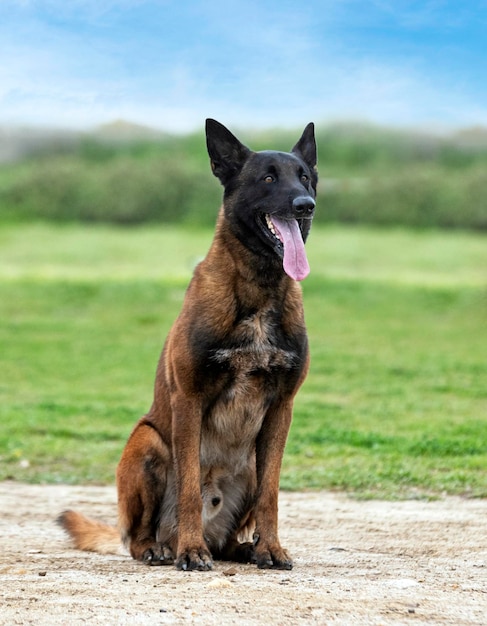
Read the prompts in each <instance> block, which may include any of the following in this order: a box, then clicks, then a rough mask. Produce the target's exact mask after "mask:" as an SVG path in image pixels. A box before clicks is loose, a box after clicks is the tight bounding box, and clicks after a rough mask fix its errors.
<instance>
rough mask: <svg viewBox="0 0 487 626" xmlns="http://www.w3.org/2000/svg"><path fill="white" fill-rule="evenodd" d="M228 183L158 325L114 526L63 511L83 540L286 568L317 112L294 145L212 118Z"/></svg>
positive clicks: (120, 473)
mask: <svg viewBox="0 0 487 626" xmlns="http://www.w3.org/2000/svg"><path fill="white" fill-rule="evenodd" d="M206 142H207V149H208V154H209V157H210V163H211V168H212V171H213V174H214V175H215V176H216V177H217V178H218V179H219V180H220V182H221V183H222V185H223V188H224V194H223V206H222V207H221V209H220V212H219V215H218V219H217V225H216V231H215V235H214V239H213V242H212V244H211V247H210V249H209V251H208V254H207V256H206V257H205V259H204V260H203V261H202V262H201V263H200V264H199V265H198V266H197V267H196V269H195V271H194V274H193V278H192V280H191V282H190V284H189V287H188V289H187V292H186V296H185V300H184V303H183V306H182V310H181V313H180V315H179V317H178V318H177V319H176V321H175V323H174V325H173V327H172V329H171V330H170V332H169V335H168V337H167V339H166V342H165V345H164V348H163V351H162V354H161V357H160V360H159V364H158V368H157V374H156V381H155V390H154V400H153V404H152V406H151V408H150V410H149V412H148V413H147V414H146V415H144V416H143V417H142V418H141V419H140V420H139V421H138V422H137V424H136V426H135V428H134V430H133V431H132V433H131V435H130V437H129V439H128V442H127V444H126V446H125V449H124V450H123V453H122V457H121V460H120V463H119V465H118V468H117V489H118V529H117V528H115V527H111V526H108V525H105V524H102V523H100V522H97V521H94V520H91V519H89V518H86V517H84V516H83V515H82V514H80V513H77V512H75V511H65V512H64V513H62V514H61V515H60V517H59V518H58V521H59V523H60V524H61V525H62V527H63V528H64V529H65V530H66V531H67V532H68V533H69V535H71V537H72V538H73V539H74V544H75V546H76V547H77V548H80V549H83V550H92V551H96V552H101V553H110V552H117V551H118V549H119V547H120V546H121V545H122V544H123V545H124V546H125V547H126V548H127V549H128V551H129V552H130V554H131V555H132V557H133V558H134V559H136V560H138V561H142V562H144V563H146V564H149V565H169V564H175V565H176V567H177V568H178V569H182V570H210V569H211V568H212V566H213V559H219V560H231V561H236V562H242V563H255V564H256V565H257V566H258V567H259V568H275V569H284V570H288V569H292V566H293V562H292V559H291V557H290V555H289V554H288V552H287V551H286V550H285V549H284V548H283V547H282V546H281V544H280V541H279V537H278V490H279V477H280V471H281V462H282V458H283V453H284V447H285V443H286V439H287V436H288V432H289V427H290V424H291V419H292V410H293V401H294V397H295V395H296V392H297V391H298V389H299V387H300V386H301V384H302V382H303V380H304V378H305V376H306V374H307V371H308V367H309V348H308V340H307V334H306V328H305V322H304V313H303V304H302V294H301V287H300V285H299V281H301V280H303V279H304V278H305V277H306V276H307V274H308V273H309V265H308V261H307V258H306V253H305V248H304V242H305V241H306V239H307V237H308V234H309V231H310V226H311V222H312V218H313V216H314V212H315V198H316V187H317V181H318V175H317V169H316V165H317V153H316V142H315V135H314V125H313V123H310V124H308V125H307V126H306V128H305V130H304V132H303V134H302V136H301V137H300V139H299V140H298V142H297V143H296V145H295V146H294V148H293V149H292V150H291V152H279V151H273V150H265V151H259V152H254V151H252V150H250V149H249V148H248V147H247V146H245V145H244V144H242V143H241V142H240V141H239V140H238V139H237V137H235V135H233V134H232V133H231V132H230V131H229V130H228V129H227V128H226V127H225V126H223V125H222V124H220V123H219V122H217V121H216V120H213V119H207V120H206Z"/></svg>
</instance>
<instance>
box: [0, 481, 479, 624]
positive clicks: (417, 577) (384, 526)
mask: <svg viewBox="0 0 487 626" xmlns="http://www.w3.org/2000/svg"><path fill="white" fill-rule="evenodd" d="M68 507H71V508H77V509H79V510H81V511H83V512H84V513H87V514H89V515H92V516H96V517H99V518H101V519H104V520H106V521H110V522H114V521H115V512H116V494H115V490H114V488H112V487H70V486H64V485H59V486H57V485H56V486H32V485H24V484H19V483H15V482H5V483H0V513H1V514H0V550H1V552H0V599H1V601H0V624H5V625H9V626H10V625H13V624H22V625H24V624H36V625H43V624H45V625H49V626H53V625H56V624H66V625H69V626H71V625H77V624H87V623H88V624H104V625H111V624H130V625H138V624H150V625H151V626H153V625H154V624H204V625H213V624H216V625H218V626H226V625H227V624H239V625H242V624H278V625H280V626H281V625H282V626H284V625H287V624H289V625H291V624H292V625H295V624H298V625H299V624H343V625H349V624H352V625H353V624H373V625H379V624H384V625H385V624H429V625H430V624H439V625H442V624H454V625H455V626H459V625H461V624H477V625H481V624H482V625H485V624H487V501H485V500H464V499H461V498H445V499H444V500H441V501H436V502H420V501H407V502H376V501H372V502H357V501H354V500H351V499H348V498H347V497H345V496H344V495H340V494H332V493H326V492H322V493H282V494H281V499H280V528H281V531H280V532H281V540H282V543H283V544H284V545H285V546H286V547H287V548H288V549H289V550H290V551H291V553H292V554H293V556H294V569H293V570H292V571H286V572H283V571H263V570H257V569H256V568H255V566H251V565H238V564H237V565H234V564H229V563H217V564H216V565H215V568H214V570H213V571H211V572H180V571H177V570H176V569H174V568H173V567H153V568H151V567H147V566H145V565H142V564H139V563H136V562H135V561H133V560H132V559H131V558H130V557H128V556H108V557H107V556H100V555H96V554H89V553H82V552H78V551H75V550H73V549H72V548H71V547H70V544H69V540H68V539H67V538H66V536H65V535H64V533H63V532H62V530H61V529H60V528H58V527H57V525H56V524H55V523H54V519H55V517H56V515H57V514H58V513H59V512H60V511H61V510H63V509H65V508H68Z"/></svg>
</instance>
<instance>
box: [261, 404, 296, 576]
mask: <svg viewBox="0 0 487 626" xmlns="http://www.w3.org/2000/svg"><path fill="white" fill-rule="evenodd" d="M291 418H292V401H289V402H287V403H285V404H282V405H280V406H278V407H275V408H273V409H271V410H270V411H269V413H268V414H267V416H266V419H265V420H264V424H263V426H262V430H261V432H260V433H259V437H258V439H257V449H256V461H257V500H256V505H255V523H256V527H255V533H254V559H255V561H256V563H257V566H258V567H259V568H275V569H292V567H293V562H292V559H291V557H290V556H289V554H288V553H287V551H286V550H284V549H283V548H282V547H281V544H280V541H279V536H278V502H277V501H278V496H279V475H280V472H281V463H282V457H283V454H284V446H285V445H286V439H287V435H288V432H289V427H290V425H291Z"/></svg>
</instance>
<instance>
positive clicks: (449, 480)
mask: <svg viewBox="0 0 487 626" xmlns="http://www.w3.org/2000/svg"><path fill="white" fill-rule="evenodd" d="M210 240H211V231H210V230H204V231H203V230H199V231H196V230H182V229H181V228H179V227H167V226H157V227H151V228H149V227H143V228H131V229H117V228H115V227H102V226H98V227H91V228H90V227H86V226H69V225H65V226H54V225H49V226H48V225H32V224H26V225H17V226H2V228H1V229H0V346H1V348H0V368H1V372H2V375H1V377H0V423H1V429H0V479H5V478H14V479H16V480H24V481H32V482H34V481H35V482H70V483H76V482H85V483H86V482H88V483H105V482H112V481H113V476H114V470H115V466H116V463H117V461H118V458H119V455H120V452H121V450H122V448H123V446H124V443H125V440H126V438H127V436H128V434H129V432H130V430H131V428H132V426H133V424H134V423H135V420H136V419H137V418H138V417H139V415H141V414H142V413H144V412H145V411H146V410H147V409H148V407H149V405H150V402H151V398H152V385H153V378H154V372H155V367H156V363H157V359H158V356H159V353H160V349H161V347H162V343H163V341H164V337H165V334H166V333H167V331H168V329H169V327H170V325H171V323H172V321H173V319H174V318H175V316H176V315H177V313H178V310H179V308H180V306H181V302H182V299H183V296H184V291H185V288H186V285H187V282H188V280H189V277H190V275H191V271H192V268H193V266H194V264H195V263H196V262H197V261H198V259H199V258H200V257H201V256H203V255H204V254H205V252H206V250H207V248H208V245H209V242H210ZM308 248H309V258H310V264H311V268H312V273H311V275H310V277H309V278H308V279H307V280H306V281H305V282H304V284H303V289H304V294H305V307H306V314H307V322H308V328H309V334H310V343H311V350H312V367H311V372H310V375H309V377H308V379H307V381H306V383H305V385H304V387H303V389H302V390H301V392H300V394H299V396H298V398H297V402H296V409H295V419H294V422H293V427H292V432H291V435H290V439H289V442H288V446H287V450H286V457H285V461H284V467H283V474H282V487H283V488H286V489H302V488H313V489H317V488H333V489H342V490H346V491H349V492H351V493H354V494H356V495H357V496H359V497H385V498H395V497H435V496H437V495H438V494H441V493H458V494H466V495H470V496H484V497H486V496H487V359H486V354H487V271H486V270H487V245H486V240H485V236H482V235H475V234H466V233H462V232H455V233H444V232H439V231H422V232H413V231H406V230H404V231H403V230H374V229H365V228H350V229H346V228H341V227H328V228H324V227H317V228H315V229H314V231H313V232H312V235H311V237H310V241H309V246H308Z"/></svg>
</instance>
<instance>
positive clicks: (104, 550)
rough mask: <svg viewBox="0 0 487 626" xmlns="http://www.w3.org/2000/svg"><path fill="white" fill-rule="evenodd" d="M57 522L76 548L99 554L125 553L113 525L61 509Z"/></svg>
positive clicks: (118, 534)
mask: <svg viewBox="0 0 487 626" xmlns="http://www.w3.org/2000/svg"><path fill="white" fill-rule="evenodd" d="M57 522H58V524H59V525H60V526H62V527H63V528H64V530H65V531H66V532H67V533H68V534H69V535H70V537H71V538H72V539H73V541H74V545H75V547H76V548H77V549H78V550H86V551H88V552H98V553H99V554H126V552H125V551H124V549H123V546H122V540H121V538H120V533H119V532H118V530H117V528H116V527H115V526H110V525H108V524H104V523H103V522H98V521H96V520H94V519H91V518H89V517H85V516H84V515H82V514H81V513H78V512H77V511H63V512H62V513H61V515H59V517H58V518H57Z"/></svg>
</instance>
